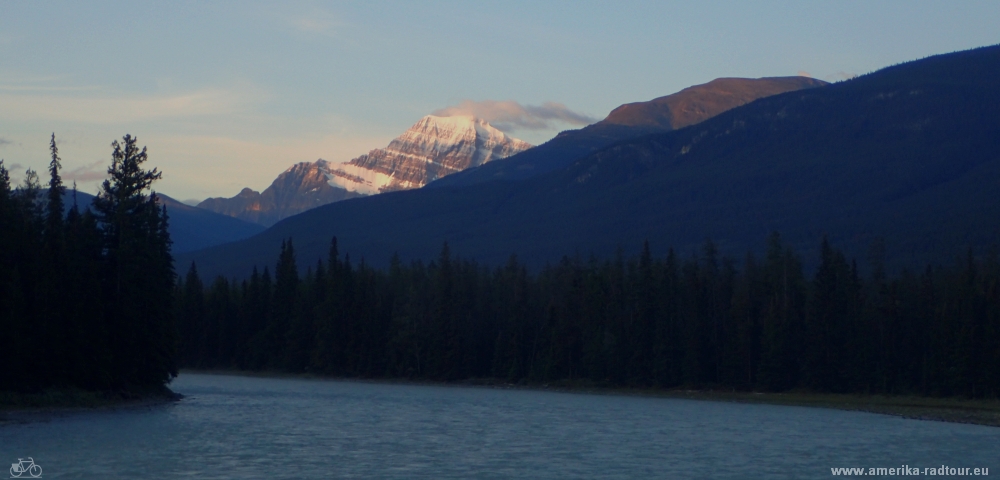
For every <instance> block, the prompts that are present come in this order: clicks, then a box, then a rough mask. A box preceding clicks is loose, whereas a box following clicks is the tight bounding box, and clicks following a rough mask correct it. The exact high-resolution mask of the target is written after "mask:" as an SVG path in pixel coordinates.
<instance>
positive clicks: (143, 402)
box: [0, 387, 183, 425]
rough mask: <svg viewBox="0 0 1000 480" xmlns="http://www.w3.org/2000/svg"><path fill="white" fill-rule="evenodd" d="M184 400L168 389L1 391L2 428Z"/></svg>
mask: <svg viewBox="0 0 1000 480" xmlns="http://www.w3.org/2000/svg"><path fill="white" fill-rule="evenodd" d="M181 398H183V395H181V394H179V393H176V392H174V391H172V390H170V389H169V388H167V387H162V388H154V389H147V390H130V391H112V392H94V391H89V390H81V389H76V388H52V389H47V390H44V391H41V392H33V393H22V392H0V425H3V424H7V423H23V422H32V421H38V420H45V419H47V418H51V417H52V416H55V415H63V414H70V413H78V412H87V411H100V410H117V409H129V408H142V407H153V406H158V405H165V404H169V403H172V402H176V401H178V400H180V399H181Z"/></svg>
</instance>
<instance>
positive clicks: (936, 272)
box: [176, 234, 1000, 398]
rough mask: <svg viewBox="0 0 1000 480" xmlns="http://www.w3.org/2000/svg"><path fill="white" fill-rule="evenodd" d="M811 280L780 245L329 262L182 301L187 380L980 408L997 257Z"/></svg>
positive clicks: (844, 271)
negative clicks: (258, 377) (578, 390)
mask: <svg viewBox="0 0 1000 480" xmlns="http://www.w3.org/2000/svg"><path fill="white" fill-rule="evenodd" d="M819 251H820V254H819V257H820V258H819V259H818V261H817V263H818V267H817V269H816V271H815V273H814V274H812V275H809V276H807V275H805V274H804V273H803V269H802V263H803V262H802V259H801V258H800V257H799V255H797V254H796V253H795V252H794V251H793V250H792V249H791V248H790V247H789V246H787V245H786V244H784V243H783V242H782V240H781V239H780V237H779V236H778V235H777V234H773V235H772V236H771V237H770V238H769V239H768V241H767V249H766V253H765V254H764V255H763V256H761V257H757V256H755V255H753V254H748V255H747V256H746V257H745V258H744V259H743V260H741V261H736V260H734V259H732V258H728V257H725V256H722V255H720V253H719V251H718V249H717V247H716V246H715V245H714V244H712V243H711V242H707V243H705V244H704V245H703V247H702V248H701V250H700V251H699V252H698V253H697V254H692V255H683V256H682V255H679V254H677V253H675V252H674V251H673V250H670V251H669V253H668V254H667V255H666V256H665V257H662V258H654V257H653V255H652V254H651V253H650V250H649V247H648V245H644V248H643V249H642V251H641V253H640V255H638V256H637V257H633V258H623V256H622V255H621V254H619V255H618V256H616V257H615V258H613V259H611V260H598V259H596V258H593V257H591V258H589V259H581V258H569V257H564V258H563V259H562V261H560V262H558V263H557V264H555V265H550V266H547V267H545V268H543V269H542V270H541V271H540V272H539V273H538V274H537V275H533V274H531V273H529V271H528V270H527V269H526V268H525V265H524V264H522V263H520V262H519V261H518V260H517V259H516V258H515V257H511V258H510V260H509V261H508V262H507V264H506V265H505V266H502V267H498V268H494V269H491V268H487V267H484V266H481V265H479V264H477V263H476V262H472V261H467V260H461V259H459V258H456V257H455V256H454V255H452V254H451V252H450V250H449V247H448V245H447V244H445V245H444V247H443V249H442V250H441V253H440V255H439V256H438V258H437V259H436V260H434V261H431V262H429V263H426V264H425V263H423V262H419V261H418V262H413V263H410V264H406V265H404V264H402V263H401V262H400V261H399V259H398V257H394V258H393V259H392V261H391V262H390V266H389V268H388V269H387V270H378V269H373V268H371V267H370V266H368V265H366V264H365V263H364V262H363V261H362V262H360V263H359V264H356V265H355V264H352V262H351V260H350V259H349V256H348V255H343V256H341V255H340V253H339V252H338V248H337V241H336V238H334V240H333V242H332V245H331V246H330V253H329V257H328V259H327V260H326V261H321V262H318V263H315V264H312V265H307V266H306V268H305V270H304V271H303V269H302V267H301V266H298V265H297V264H296V261H295V247H294V244H293V242H292V240H291V239H288V240H286V241H285V242H283V243H282V246H281V253H280V256H279V258H278V261H277V264H276V265H275V267H274V270H271V269H270V268H267V267H265V268H264V269H263V271H260V270H257V269H256V268H255V269H254V270H253V273H252V275H251V276H250V277H249V279H247V280H243V281H239V282H236V281H229V280H227V279H225V278H224V277H218V278H216V279H215V280H214V281H212V283H211V284H209V285H203V284H202V281H201V279H200V277H199V275H198V272H197V267H196V265H191V266H190V270H189V271H188V273H187V275H186V276H185V277H184V278H183V279H182V280H181V281H179V283H178V286H177V296H178V299H179V301H178V304H177V311H176V312H177V318H178V322H179V324H180V328H181V335H182V338H183V340H184V341H183V343H182V350H181V352H180V354H181V357H180V361H181V363H182V365H184V366H187V367H191V368H224V369H240V370H278V371H286V372H313V373H320V374H329V375H336V376H348V377H366V378H413V379H432V380H445V381H449V380H461V379H471V378H494V379H500V380H503V381H509V382H537V383H542V382H546V383H547V382H560V381H565V382H577V383H588V384H594V385H604V386H631V387H661V388H671V387H678V386H691V387H709V388H725V389H727V390H728V389H738V390H758V391H784V390H788V389H793V388H800V389H806V390H809V391H815V392H863V393H890V394H919V395H930V396H956V395H957V396H968V397H991V398H995V397H997V396H998V394H1000V259H998V257H997V255H996V254H992V255H987V256H985V257H983V258H976V257H974V256H973V253H972V252H971V251H969V252H967V254H965V255H964V256H960V257H959V258H957V259H956V261H955V262H954V263H953V264H952V265H951V266H948V267H940V266H929V267H927V268H926V269H921V270H918V271H906V270H904V271H903V272H902V273H900V274H898V275H894V276H892V277H889V276H887V275H886V273H885V270H884V267H883V262H882V258H884V256H885V253H886V252H885V251H884V248H883V247H881V246H879V244H878V243H876V244H875V246H874V247H873V248H872V251H871V255H870V263H871V265H870V269H869V270H870V271H871V273H870V274H867V275H862V274H860V273H859V270H858V267H857V265H856V263H855V262H854V261H851V260H848V258H847V257H845V256H844V254H843V253H842V252H840V251H838V250H837V249H835V248H834V247H832V246H831V245H830V244H829V243H828V242H826V241H825V240H824V241H823V242H822V244H821V246H820V248H819Z"/></svg>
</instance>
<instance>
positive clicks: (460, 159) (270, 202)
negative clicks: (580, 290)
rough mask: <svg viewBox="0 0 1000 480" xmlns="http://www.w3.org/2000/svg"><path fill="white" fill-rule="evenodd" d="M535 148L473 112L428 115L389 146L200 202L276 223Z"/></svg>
mask: <svg viewBox="0 0 1000 480" xmlns="http://www.w3.org/2000/svg"><path fill="white" fill-rule="evenodd" d="M529 148H531V145H530V144H528V143H527V142H524V141H521V140H518V139H516V138H513V137H510V136H508V135H507V134H505V133H503V132H502V131H500V130H498V129H497V128H496V127H494V126H492V125H490V124H489V122H487V121H485V120H483V119H481V118H476V117H473V116H450V117H439V116H436V115H427V116H425V117H423V118H421V119H420V120H419V121H417V123H415V124H413V126H411V127H410V128H409V129H407V130H406V131H405V132H403V134H402V135H400V136H398V137H396V138H395V139H393V140H392V141H391V142H389V145H388V146H386V147H385V148H377V149H374V150H371V151H370V152H368V153H367V154H365V155H362V156H360V157H357V158H355V159H353V160H350V161H348V162H343V163H333V162H329V161H327V160H324V159H322V158H321V159H318V160H316V161H315V162H312V163H310V162H301V163H297V164H295V165H292V166H291V167H288V169H286V170H285V171H284V172H282V173H281V175H278V178H276V179H275V180H274V182H272V183H271V186H269V187H268V188H267V189H265V190H264V191H263V192H257V191H254V190H252V189H250V188H244V189H243V190H242V191H240V193H239V194H238V195H236V196H235V197H232V198H210V199H207V200H205V201H204V202H202V203H201V204H199V205H198V206H199V207H202V208H206V209H209V210H212V211H214V212H218V213H223V214H226V215H229V216H233V217H237V218H241V219H244V220H249V221H252V222H256V223H260V224H262V225H268V226H269V225H272V224H274V223H276V222H277V221H279V220H281V219H283V218H286V217H289V216H292V215H295V214H297V213H301V212H304V211H306V210H308V209H310V208H315V207H318V206H320V205H325V204H327V203H332V202H336V201H340V200H346V199H348V198H354V197H359V196H365V195H374V194H378V193H382V192H390V191H395V190H408V189H411V188H420V187H422V186H424V185H426V184H427V183H429V182H431V181H434V180H437V179H439V178H441V177H445V176H447V175H450V174H452V173H455V172H459V171H461V170H464V169H466V168H469V167H475V166H479V165H482V164H484V163H487V162H490V161H493V160H496V159H500V158H505V157H509V156H511V155H514V154H516V153H520V152H523V151H525V150H527V149H529Z"/></svg>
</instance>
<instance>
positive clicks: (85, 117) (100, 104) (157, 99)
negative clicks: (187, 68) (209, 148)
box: [0, 89, 266, 124]
mask: <svg viewBox="0 0 1000 480" xmlns="http://www.w3.org/2000/svg"><path fill="white" fill-rule="evenodd" d="M264 97H266V95H265V94H263V93H261V92H259V91H253V89H249V90H248V91H230V90H220V89H203V90H198V91H193V92H187V93H181V94H176V95H119V96H111V95H93V96H67V95H52V94H31V93H3V90H2V89H0V104H2V105H4V108H3V109H2V110H0V119H2V118H4V117H6V118H8V119H10V120H11V121H14V120H18V121H23V120H25V119H41V120H45V121H52V120H64V121H72V122H81V123H96V124H121V123H132V122H136V121H143V120H159V119H165V118H190V117H198V116H210V115H224V114H231V113H241V112H246V111H248V110H249V107H250V105H251V104H252V103H254V102H257V101H260V100H262V99H263V98H264Z"/></svg>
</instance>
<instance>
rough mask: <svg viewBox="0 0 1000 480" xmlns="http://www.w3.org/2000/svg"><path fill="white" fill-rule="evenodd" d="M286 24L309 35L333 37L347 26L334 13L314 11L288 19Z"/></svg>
mask: <svg viewBox="0 0 1000 480" xmlns="http://www.w3.org/2000/svg"><path fill="white" fill-rule="evenodd" d="M286 22H287V23H288V25H290V26H291V27H292V28H293V29H295V30H296V31H299V32H302V33H308V34H316V35H325V36H332V35H334V34H336V33H337V30H338V29H340V28H341V27H343V26H344V25H345V24H344V22H342V21H341V20H340V19H339V18H337V17H336V16H335V15H333V14H332V13H330V12H328V11H325V10H319V9H317V10H314V11H312V12H310V13H308V14H303V15H296V16H290V17H287V19H286Z"/></svg>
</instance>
